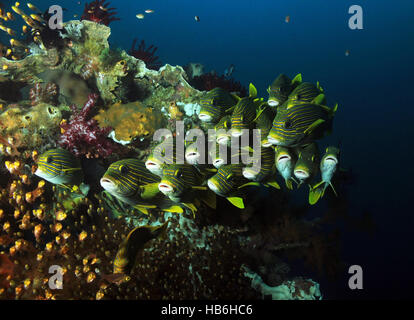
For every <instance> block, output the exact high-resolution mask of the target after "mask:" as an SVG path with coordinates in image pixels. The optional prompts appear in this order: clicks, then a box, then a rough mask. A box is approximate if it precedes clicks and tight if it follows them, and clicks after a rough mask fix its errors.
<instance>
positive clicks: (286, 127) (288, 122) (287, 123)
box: [285, 120, 292, 129]
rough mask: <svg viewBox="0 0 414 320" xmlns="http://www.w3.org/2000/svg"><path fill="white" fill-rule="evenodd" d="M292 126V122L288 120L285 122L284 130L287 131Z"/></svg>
mask: <svg viewBox="0 0 414 320" xmlns="http://www.w3.org/2000/svg"><path fill="white" fill-rule="evenodd" d="M291 126H292V122H291V121H290V120H288V121H286V122H285V129H289V128H290V127H291Z"/></svg>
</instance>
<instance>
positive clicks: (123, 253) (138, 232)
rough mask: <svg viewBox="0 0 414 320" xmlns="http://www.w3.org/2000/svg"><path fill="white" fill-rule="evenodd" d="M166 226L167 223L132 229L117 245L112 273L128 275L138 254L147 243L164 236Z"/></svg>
mask: <svg viewBox="0 0 414 320" xmlns="http://www.w3.org/2000/svg"><path fill="white" fill-rule="evenodd" d="M167 226H168V222H166V223H164V224H163V225H160V226H142V227H136V228H135V229H133V230H132V231H131V232H130V233H129V234H128V235H127V237H126V238H125V239H124V240H123V241H122V243H121V244H120V245H119V249H118V251H117V253H116V256H115V259H114V268H113V273H122V274H130V273H131V271H132V269H133V267H134V265H135V261H136V258H137V255H138V253H139V252H140V251H141V250H143V249H144V247H145V245H146V244H147V243H148V242H149V241H151V240H153V239H155V238H158V237H160V236H162V235H163V234H164V235H165V233H166V230H167Z"/></svg>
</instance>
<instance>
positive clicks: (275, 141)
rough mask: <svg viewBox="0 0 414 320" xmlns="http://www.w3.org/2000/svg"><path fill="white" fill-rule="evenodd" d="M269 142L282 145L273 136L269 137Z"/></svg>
mask: <svg viewBox="0 0 414 320" xmlns="http://www.w3.org/2000/svg"><path fill="white" fill-rule="evenodd" d="M267 141H269V143H270V144H274V145H278V144H279V143H280V140H278V139H275V138H272V137H271V136H267Z"/></svg>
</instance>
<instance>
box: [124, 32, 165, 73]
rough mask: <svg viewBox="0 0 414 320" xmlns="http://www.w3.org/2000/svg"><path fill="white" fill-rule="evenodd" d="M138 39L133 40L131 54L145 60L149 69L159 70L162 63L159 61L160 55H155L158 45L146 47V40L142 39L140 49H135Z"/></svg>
mask: <svg viewBox="0 0 414 320" xmlns="http://www.w3.org/2000/svg"><path fill="white" fill-rule="evenodd" d="M137 41H138V39H134V41H133V42H132V47H131V51H130V52H129V54H130V55H131V56H133V57H135V58H137V59H140V60H142V61H144V62H145V65H146V66H147V68H148V69H152V70H159V69H160V67H161V65H162V63H161V61H159V58H158V56H156V55H155V52H156V51H157V49H158V48H157V47H155V46H154V45H150V46H149V47H148V48H145V41H144V40H141V42H140V44H139V46H138V49H135V46H136V44H137Z"/></svg>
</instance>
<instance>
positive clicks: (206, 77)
mask: <svg viewBox="0 0 414 320" xmlns="http://www.w3.org/2000/svg"><path fill="white" fill-rule="evenodd" d="M190 84H191V85H192V86H194V87H195V88H197V89H198V90H203V91H210V90H212V89H214V88H217V87H219V88H223V89H224V90H227V91H228V92H237V93H238V94H239V95H240V96H241V97H244V96H246V95H247V90H246V88H245V87H243V86H242V84H241V83H240V82H238V81H236V80H234V79H232V78H227V77H225V76H224V75H221V76H219V75H218V74H216V73H215V72H210V73H205V74H202V75H200V76H195V77H193V79H192V80H191V81H190Z"/></svg>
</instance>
